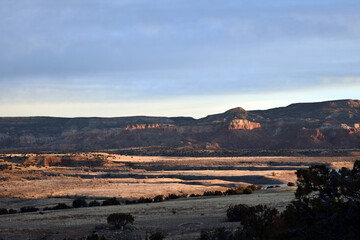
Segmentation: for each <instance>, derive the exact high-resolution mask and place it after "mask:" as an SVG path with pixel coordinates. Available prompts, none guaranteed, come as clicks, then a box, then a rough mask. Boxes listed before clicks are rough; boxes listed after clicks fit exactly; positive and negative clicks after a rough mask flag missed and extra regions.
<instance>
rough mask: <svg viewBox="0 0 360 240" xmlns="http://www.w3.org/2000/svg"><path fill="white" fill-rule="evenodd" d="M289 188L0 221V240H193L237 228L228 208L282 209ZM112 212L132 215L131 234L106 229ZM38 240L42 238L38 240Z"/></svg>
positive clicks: (44, 202) (42, 203)
mask: <svg viewBox="0 0 360 240" xmlns="http://www.w3.org/2000/svg"><path fill="white" fill-rule="evenodd" d="M294 189H295V188H294V187H293V188H289V187H286V188H276V189H266V190H259V191H256V192H255V193H253V194H251V195H232V196H220V197H197V198H182V199H177V200H172V201H165V202H160V203H150V204H136V205H121V206H101V207H91V208H77V209H67V210H56V211H44V212H41V214H39V212H34V213H20V214H12V215H1V216H0V239H1V238H4V239H26V238H28V239H64V237H65V236H66V237H69V238H80V237H83V236H88V235H90V234H91V233H92V232H93V231H96V232H97V233H98V234H99V235H102V234H104V235H105V236H106V238H107V239H122V238H121V236H123V235H127V236H128V237H131V239H144V237H145V234H146V232H148V233H154V232H156V231H161V232H163V233H164V234H166V239H197V238H199V236H200V232H201V230H210V229H214V228H218V227H222V226H225V227H234V228H235V227H237V226H238V225H239V223H238V222H233V223H231V222H228V221H227V219H226V209H227V208H228V207H229V206H230V205H231V204H239V203H244V204H249V205H256V204H267V205H270V206H273V207H277V208H279V209H283V208H284V206H285V205H286V204H288V203H289V202H290V201H291V200H292V199H293V197H294V194H293V191H294ZM6 202H8V203H9V205H11V206H12V207H20V206H21V205H22V204H26V205H28V204H32V205H33V206H38V207H43V206H49V205H52V206H54V205H55V203H60V202H61V203H68V205H71V200H70V199H46V200H43V199H41V200H39V199H35V200H17V199H16V200H10V199H4V200H2V201H1V203H2V204H4V203H6ZM114 212H125V213H131V214H132V215H133V216H134V217H135V222H134V230H133V231H131V232H128V231H125V232H119V231H114V230H110V229H108V226H107V225H106V217H107V216H108V215H109V214H111V213H114ZM41 237H42V238H41Z"/></svg>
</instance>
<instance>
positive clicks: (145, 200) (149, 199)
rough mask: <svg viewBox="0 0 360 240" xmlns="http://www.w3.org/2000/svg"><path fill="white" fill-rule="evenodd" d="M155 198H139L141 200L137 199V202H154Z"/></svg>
mask: <svg viewBox="0 0 360 240" xmlns="http://www.w3.org/2000/svg"><path fill="white" fill-rule="evenodd" d="M152 202H153V200H152V199H151V198H143V197H141V198H139V200H138V201H137V203H152Z"/></svg>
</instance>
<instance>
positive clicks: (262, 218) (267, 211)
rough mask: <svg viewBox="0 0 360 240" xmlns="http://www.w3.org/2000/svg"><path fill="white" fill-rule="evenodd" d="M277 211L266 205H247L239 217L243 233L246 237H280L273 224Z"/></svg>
mask: <svg viewBox="0 0 360 240" xmlns="http://www.w3.org/2000/svg"><path fill="white" fill-rule="evenodd" d="M278 216H279V212H278V211H277V210H276V209H275V208H269V207H267V206H266V205H256V206H254V207H249V208H248V212H247V214H246V215H244V216H243V218H242V219H241V224H242V225H243V230H242V232H243V235H245V236H247V239H281V237H280V236H279V235H278V231H277V228H276V226H275V220H276V219H277V218H278Z"/></svg>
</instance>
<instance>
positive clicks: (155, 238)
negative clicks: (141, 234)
mask: <svg viewBox="0 0 360 240" xmlns="http://www.w3.org/2000/svg"><path fill="white" fill-rule="evenodd" d="M164 238H165V236H164V235H163V234H162V233H161V232H156V233H153V234H151V235H150V237H149V240H162V239H164Z"/></svg>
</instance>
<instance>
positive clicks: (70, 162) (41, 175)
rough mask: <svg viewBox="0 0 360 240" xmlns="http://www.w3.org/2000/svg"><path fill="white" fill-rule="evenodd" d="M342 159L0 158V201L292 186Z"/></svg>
mask: <svg viewBox="0 0 360 240" xmlns="http://www.w3.org/2000/svg"><path fill="white" fill-rule="evenodd" d="M357 158H359V157H357V156H346V157H223V158H221V157H219V158H180V157H141V156H122V155H115V154H107V153H79V154H40V155H35V154H27V155H19V154H18V155H15V154H12V155H10V154H7V155H2V156H0V159H3V160H2V163H1V164H3V166H7V168H6V169H3V170H2V171H1V177H0V179H1V181H0V196H1V197H13V198H49V197H64V196H88V197H95V198H96V197H100V198H103V197H119V198H139V197H154V196H156V195H159V194H162V195H167V194H168V193H176V194H192V193H194V194H200V193H203V192H204V191H210V190H211V191H213V190H221V191H224V190H226V189H227V188H231V187H237V186H246V185H249V184H255V185H280V184H286V183H288V182H294V181H295V180H296V177H295V175H294V172H295V171H296V169H299V168H303V167H308V166H310V165H311V164H316V163H323V164H327V165H329V166H330V167H332V168H341V167H343V166H345V167H352V164H353V161H354V160H356V159H357Z"/></svg>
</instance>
